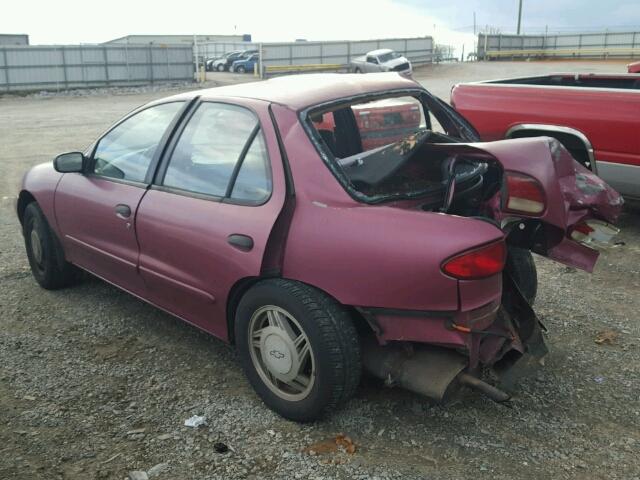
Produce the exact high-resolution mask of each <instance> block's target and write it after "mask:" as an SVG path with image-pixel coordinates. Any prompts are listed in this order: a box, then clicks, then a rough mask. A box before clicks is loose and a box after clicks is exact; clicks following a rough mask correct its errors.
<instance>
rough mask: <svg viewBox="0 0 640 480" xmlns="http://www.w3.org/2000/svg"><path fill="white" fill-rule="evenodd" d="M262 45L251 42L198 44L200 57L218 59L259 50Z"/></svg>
mask: <svg viewBox="0 0 640 480" xmlns="http://www.w3.org/2000/svg"><path fill="white" fill-rule="evenodd" d="M259 47H260V45H259V44H258V43H251V42H206V43H199V44H198V56H200V57H204V58H218V57H221V56H222V55H224V54H225V53H227V52H233V51H236V50H258V48H259Z"/></svg>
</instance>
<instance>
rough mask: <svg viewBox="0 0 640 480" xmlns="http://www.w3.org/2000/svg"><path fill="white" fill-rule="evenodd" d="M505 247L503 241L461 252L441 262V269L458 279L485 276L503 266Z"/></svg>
mask: <svg viewBox="0 0 640 480" xmlns="http://www.w3.org/2000/svg"><path fill="white" fill-rule="evenodd" d="M505 260H506V247H505V244H504V241H502V240H500V241H499V242H495V243H491V244H489V245H485V246H484V247H481V248H477V249H475V250H471V251H468V252H464V253H461V254H459V255H456V256H455V257H452V258H450V259H449V260H447V261H446V262H444V263H443V264H442V271H443V272H444V273H446V274H447V275H450V276H452V277H454V278H459V279H460V280H474V279H478V278H486V277H490V276H491V275H495V274H496V273H499V272H501V271H502V269H503V268H504V262H505Z"/></svg>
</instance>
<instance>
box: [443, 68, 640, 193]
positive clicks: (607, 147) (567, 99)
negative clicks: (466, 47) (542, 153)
mask: <svg viewBox="0 0 640 480" xmlns="http://www.w3.org/2000/svg"><path fill="white" fill-rule="evenodd" d="M451 105H453V106H454V107H455V108H456V110H458V111H459V112H460V113H461V114H462V115H464V116H465V117H466V118H467V119H468V120H469V121H470V122H471V123H472V124H473V126H474V127H475V128H476V129H477V130H478V133H479V134H480V136H481V138H482V140H485V141H487V140H500V139H503V138H519V137H534V136H543V135H544V136H549V137H554V138H556V139H558V140H559V141H560V142H561V143H562V144H564V146H565V147H566V148H567V149H568V150H569V151H570V152H571V153H572V155H573V156H574V158H576V160H578V161H579V162H580V163H582V164H583V165H585V166H587V167H588V168H590V169H591V170H593V171H594V172H596V173H597V174H598V175H599V176H600V177H601V178H602V179H604V180H605V181H606V182H607V183H609V184H610V185H611V186H612V187H614V188H615V189H616V190H618V191H619V192H620V193H622V194H623V195H624V196H627V197H635V198H640V74H611V75H609V74H573V73H571V74H569V73H560V74H552V75H545V76H539V77H528V78H512V79H506V80H492V81H484V82H475V83H466V84H458V85H456V86H454V87H453V89H452V91H451Z"/></svg>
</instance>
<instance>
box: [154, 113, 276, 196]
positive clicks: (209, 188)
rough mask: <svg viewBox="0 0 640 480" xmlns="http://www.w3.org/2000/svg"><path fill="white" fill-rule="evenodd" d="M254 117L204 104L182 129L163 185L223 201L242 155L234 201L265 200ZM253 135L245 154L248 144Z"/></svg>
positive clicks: (263, 153)
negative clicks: (242, 159)
mask: <svg viewBox="0 0 640 480" xmlns="http://www.w3.org/2000/svg"><path fill="white" fill-rule="evenodd" d="M257 129H258V119H257V118H256V116H255V115H254V114H253V113H252V112H251V111H249V110H247V109H246V108H243V107H238V106H235V105H228V104H222V103H203V104H201V105H200V106H199V107H198V110H197V111H196V112H195V114H194V115H193V117H192V118H191V119H190V120H189V123H188V124H187V126H186V127H185V129H184V131H183V132H182V135H181V136H180V139H179V140H178V143H177V144H176V147H175V149H174V151H173V153H172V154H171V158H170V160H169V165H168V167H167V171H166V174H165V177H164V181H163V185H165V186H167V187H171V188H178V189H181V190H187V191H189V192H194V193H200V194H205V195H213V196H216V197H224V196H225V195H226V192H227V189H228V187H229V182H230V180H231V179H232V176H233V174H234V169H235V167H236V164H237V163H238V161H239V160H241V157H242V155H243V154H244V160H245V162H246V165H245V162H243V164H242V166H241V168H240V171H239V173H238V178H239V179H240V183H239V184H238V187H237V190H236V188H234V190H233V191H234V198H238V199H243V200H244V199H250V200H253V199H256V198H257V197H260V198H264V197H265V196H266V194H265V193H264V192H265V191H270V188H271V180H270V177H269V176H268V175H266V169H267V168H268V166H267V160H266V151H265V148H264V141H263V139H262V135H261V134H260V133H259V132H258V134H257V135H256V131H257ZM254 136H255V139H254V140H253V143H252V144H251V145H250V148H249V149H248V150H246V149H245V146H246V145H247V142H248V141H250V140H251V139H252V138H253V137H254Z"/></svg>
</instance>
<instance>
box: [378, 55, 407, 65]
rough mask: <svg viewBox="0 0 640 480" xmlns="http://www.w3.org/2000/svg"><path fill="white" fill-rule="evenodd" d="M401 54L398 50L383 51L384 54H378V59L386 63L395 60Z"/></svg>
mask: <svg viewBox="0 0 640 480" xmlns="http://www.w3.org/2000/svg"><path fill="white" fill-rule="evenodd" d="M401 56H402V55H400V54H399V53H398V52H389V53H383V54H382V55H378V61H379V62H380V63H385V62H388V61H389V60H393V59H394V58H400V57H401Z"/></svg>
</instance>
